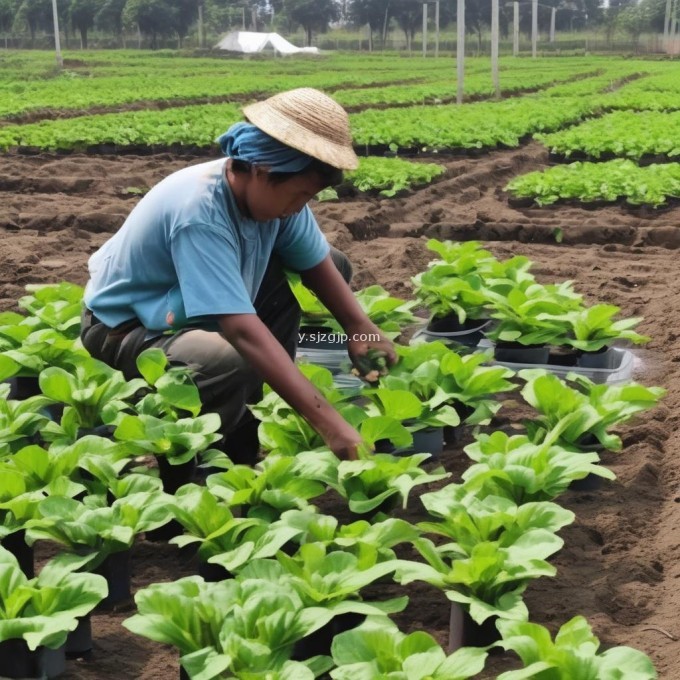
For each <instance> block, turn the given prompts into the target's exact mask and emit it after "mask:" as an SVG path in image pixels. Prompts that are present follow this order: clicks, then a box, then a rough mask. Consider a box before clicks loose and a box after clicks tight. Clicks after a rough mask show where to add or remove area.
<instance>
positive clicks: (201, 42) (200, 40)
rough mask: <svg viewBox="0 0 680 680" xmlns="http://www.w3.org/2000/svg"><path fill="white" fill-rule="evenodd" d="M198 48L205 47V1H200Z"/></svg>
mask: <svg viewBox="0 0 680 680" xmlns="http://www.w3.org/2000/svg"><path fill="white" fill-rule="evenodd" d="M198 46H199V47H205V40H204V36H203V0H198Z"/></svg>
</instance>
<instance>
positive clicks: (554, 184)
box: [506, 159, 680, 207]
mask: <svg viewBox="0 0 680 680" xmlns="http://www.w3.org/2000/svg"><path fill="white" fill-rule="evenodd" d="M506 190H507V191H509V192H510V193H511V194H512V195H513V196H514V197H516V198H527V199H533V200H534V201H535V202H536V203H537V204H538V205H551V204H553V203H555V202H557V201H560V200H572V201H580V202H586V203H588V202H596V201H608V202H611V201H616V200H619V199H623V200H625V201H626V202H627V203H630V204H631V205H651V206H654V207H658V206H660V205H663V204H664V203H666V202H667V201H668V199H678V198H680V164H679V163H664V164H660V165H649V166H647V167H640V166H638V165H637V164H635V163H634V162H633V161H629V160H625V159H616V160H613V161H608V162H604V163H581V162H579V163H571V164H569V165H558V166H555V167H552V168H548V169H547V170H544V171H536V172H530V173H528V174H526V175H522V176H520V177H516V178H514V179H513V180H512V181H510V182H509V183H508V185H507V187H506Z"/></svg>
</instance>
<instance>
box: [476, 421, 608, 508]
mask: <svg viewBox="0 0 680 680" xmlns="http://www.w3.org/2000/svg"><path fill="white" fill-rule="evenodd" d="M465 453H466V454H467V455H468V456H469V457H470V458H471V459H472V460H474V461H477V463H476V464H475V465H472V466H471V467H469V468H468V469H467V470H466V471H465V473H464V474H463V479H464V480H465V487H466V488H467V489H468V490H469V491H470V492H473V493H480V494H482V495H484V496H486V495H496V496H504V497H506V498H510V499H511V500H513V501H514V502H515V503H517V504H518V505H519V504H522V503H529V502H532V501H543V500H552V499H553V498H556V497H557V496H559V495H560V494H561V493H564V492H565V491H566V490H567V489H568V488H569V485H570V484H571V483H572V482H573V481H575V480H577V479H583V478H584V477H587V476H588V475H590V474H594V475H597V476H598V477H603V478H605V479H615V478H616V475H614V473H613V472H612V471H611V470H609V469H607V468H605V467H602V466H601V465H597V463H598V461H599V456H598V455H597V453H583V452H581V451H576V450H569V449H565V448H563V447H561V446H556V445H551V444H550V443H543V444H534V443H533V442H532V441H531V440H530V439H529V438H528V437H527V436H525V435H513V436H508V435H507V434H505V433H504V432H493V433H492V434H490V435H480V436H478V437H477V440H476V441H475V442H474V443H473V444H470V445H469V446H467V447H465Z"/></svg>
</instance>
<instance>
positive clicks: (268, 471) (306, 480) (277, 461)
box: [207, 452, 339, 522]
mask: <svg viewBox="0 0 680 680" xmlns="http://www.w3.org/2000/svg"><path fill="white" fill-rule="evenodd" d="M329 454H330V455H329V456H325V457H323V459H322V460H319V461H313V462H311V461H310V462H309V464H307V465H303V464H302V463H300V462H299V461H298V460H297V459H296V458H293V457H291V456H277V455H270V456H267V458H265V459H264V460H263V461H262V462H261V463H259V464H258V465H257V466H255V467H254V468H251V467H250V466H248V465H234V466H233V467H232V468H231V469H229V470H226V471H225V472H220V473H217V474H214V475H210V476H209V477H208V479H207V484H208V488H209V489H210V492H211V493H212V494H213V495H214V496H216V497H217V498H220V499H222V500H224V501H225V503H226V505H227V506H229V507H241V508H242V509H243V510H244V511H245V512H247V514H248V516H249V517H259V518H261V519H264V520H267V521H269V522H271V521H274V520H275V519H278V517H279V516H280V515H281V513H283V512H285V511H286V510H292V509H298V510H301V509H304V508H306V507H307V506H308V501H309V500H312V499H314V498H317V497H318V496H321V495H322V494H323V493H325V491H326V487H325V485H324V484H323V483H322V482H321V481H320V480H322V479H335V478H336V475H335V472H334V470H335V468H337V465H338V462H339V461H338V459H337V458H335V456H333V454H331V453H330V452H329Z"/></svg>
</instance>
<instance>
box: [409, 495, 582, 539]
mask: <svg viewBox="0 0 680 680" xmlns="http://www.w3.org/2000/svg"><path fill="white" fill-rule="evenodd" d="M420 499H421V501H422V502H423V505H424V506H425V508H426V510H427V511H428V512H429V514H430V515H432V516H433V520H432V521H428V522H420V523H419V524H418V528H419V529H421V531H425V532H429V533H434V534H438V535H440V536H445V537H446V538H449V539H451V540H452V541H455V542H456V544H458V546H460V548H461V549H463V550H465V551H466V552H469V551H470V550H471V549H472V547H474V546H475V545H476V544H477V543H482V542H484V541H498V542H499V544H500V545H502V546H508V545H511V544H512V543H513V542H514V541H516V540H517V539H518V538H519V537H520V536H521V535H522V534H523V533H525V532H527V531H530V530H532V529H545V530H547V531H551V532H553V533H554V532H557V531H559V530H560V529H561V528H562V527H564V526H566V525H568V524H571V523H572V522H573V521H574V517H575V516H574V513H573V512H571V511H570V510H566V509H565V508H562V507H560V506H559V505H557V504H556V503H550V502H547V501H538V502H533V503H524V504H522V505H517V504H515V503H514V502H513V501H512V500H511V499H509V498H505V497H502V496H493V495H490V496H486V497H480V496H478V495H476V494H473V493H470V491H469V489H468V488H467V487H466V486H465V485H461V484H450V485H449V486H445V487H444V488H443V489H440V490H439V491H435V492H432V493H427V494H423V495H422V496H421V497H420Z"/></svg>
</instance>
